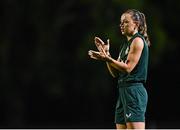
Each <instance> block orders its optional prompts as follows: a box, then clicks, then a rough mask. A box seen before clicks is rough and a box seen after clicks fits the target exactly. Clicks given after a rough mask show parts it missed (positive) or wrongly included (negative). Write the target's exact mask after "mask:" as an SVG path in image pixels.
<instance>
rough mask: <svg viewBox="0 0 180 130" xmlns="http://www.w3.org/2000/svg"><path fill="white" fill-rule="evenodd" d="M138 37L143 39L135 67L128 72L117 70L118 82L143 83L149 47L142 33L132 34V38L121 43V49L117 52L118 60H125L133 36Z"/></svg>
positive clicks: (145, 75) (145, 76) (145, 77)
mask: <svg viewBox="0 0 180 130" xmlns="http://www.w3.org/2000/svg"><path fill="white" fill-rule="evenodd" d="M136 37H140V38H142V40H143V41H144V48H143V50H142V53H141V57H140V59H139V61H138V63H137V65H136V66H135V68H134V69H133V70H132V71H131V72H130V73H123V72H119V78H118V82H123V83H124V82H125V83H126V82H127V83H128V82H130V83H134V82H142V83H145V82H146V79H147V70H148V59H149V48H148V45H147V43H146V41H145V39H144V37H143V36H142V35H140V34H139V33H136V34H135V35H133V36H132V38H131V39H130V40H129V41H128V42H126V43H124V44H123V46H122V48H121V51H120V53H119V58H120V60H123V61H124V62H125V61H126V60H127V56H128V53H129V49H130V45H131V43H132V41H133V40H134V38H136Z"/></svg>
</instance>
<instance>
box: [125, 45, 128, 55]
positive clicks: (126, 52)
mask: <svg viewBox="0 0 180 130" xmlns="http://www.w3.org/2000/svg"><path fill="white" fill-rule="evenodd" d="M128 53H129V47H127V48H126V51H125V55H127V54H128Z"/></svg>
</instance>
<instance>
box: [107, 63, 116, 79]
mask: <svg viewBox="0 0 180 130" xmlns="http://www.w3.org/2000/svg"><path fill="white" fill-rule="evenodd" d="M106 65H107V68H108V71H109V73H110V74H111V76H112V77H114V78H115V77H117V75H118V70H117V69H115V68H114V67H112V66H111V64H110V63H109V62H106Z"/></svg>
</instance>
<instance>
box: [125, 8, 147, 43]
mask: <svg viewBox="0 0 180 130" xmlns="http://www.w3.org/2000/svg"><path fill="white" fill-rule="evenodd" d="M125 13H130V14H131V15H132V19H133V20H134V21H137V22H138V23H139V28H138V32H139V33H140V34H141V35H142V36H143V37H144V38H145V40H146V42H147V44H148V46H150V41H149V37H148V34H147V25H146V18H145V15H144V14H143V13H141V12H140V11H138V10H135V9H129V10H127V11H126V12H125Z"/></svg>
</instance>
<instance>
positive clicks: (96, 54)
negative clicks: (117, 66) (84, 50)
mask: <svg viewBox="0 0 180 130" xmlns="http://www.w3.org/2000/svg"><path fill="white" fill-rule="evenodd" d="M94 42H95V45H96V47H97V49H98V51H94V50H89V51H88V55H89V56H90V58H92V59H96V60H103V61H108V60H109V59H110V54H109V48H110V44H109V39H108V40H107V43H104V42H103V41H102V40H101V39H100V38H99V37H95V38H94Z"/></svg>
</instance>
